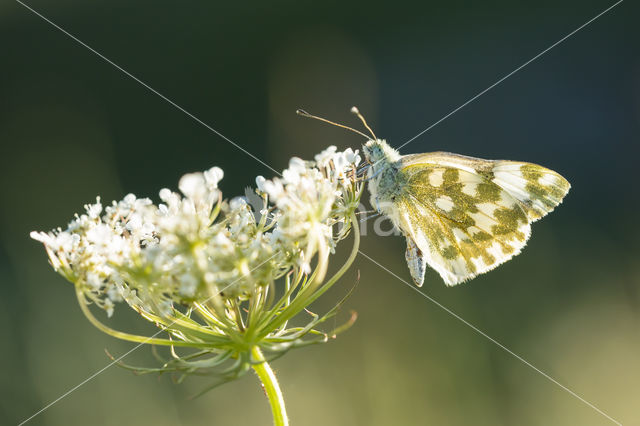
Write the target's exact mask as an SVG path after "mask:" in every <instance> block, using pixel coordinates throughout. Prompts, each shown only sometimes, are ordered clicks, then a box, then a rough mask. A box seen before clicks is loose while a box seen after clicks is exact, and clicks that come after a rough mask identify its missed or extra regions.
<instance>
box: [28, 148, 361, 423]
mask: <svg viewBox="0 0 640 426" xmlns="http://www.w3.org/2000/svg"><path fill="white" fill-rule="evenodd" d="M359 162H360V156H359V155H358V152H357V151H356V152H353V151H352V150H350V149H348V150H346V151H344V152H336V148H335V147H329V148H328V149H327V150H325V151H323V152H322V153H320V154H318V155H317V156H316V157H315V161H312V162H307V161H303V160H300V159H298V158H293V159H291V161H290V163H289V167H288V168H287V169H286V170H284V171H283V173H282V177H281V178H274V179H271V180H267V179H264V178H262V177H258V178H257V179H256V183H257V188H256V190H255V191H256V194H257V195H258V197H259V199H260V200H261V201H262V206H260V208H259V209H257V210H259V211H254V210H253V209H252V208H251V206H249V204H248V203H247V201H246V199H244V198H241V197H237V198H234V199H232V200H230V201H226V200H224V199H223V197H222V194H221V192H220V190H219V189H218V183H219V182H220V180H221V179H222V177H223V172H222V170H221V169H219V168H217V167H214V168H212V169H210V170H208V171H205V172H203V173H191V174H187V175H185V176H183V177H182V179H180V182H179V185H178V187H179V189H180V192H181V194H180V193H176V192H172V191H170V190H168V189H163V190H161V191H160V199H161V200H162V203H161V204H158V205H155V204H154V203H153V202H152V201H151V200H149V199H146V198H137V197H136V196H134V195H133V194H129V195H127V196H126V197H125V198H124V199H123V200H121V201H119V202H113V203H112V204H111V205H109V206H106V207H103V206H102V203H101V201H100V199H99V198H98V199H97V201H96V203H94V204H90V205H87V206H85V210H86V213H85V214H82V215H79V216H78V215H76V217H75V219H74V220H73V221H71V223H70V224H69V226H68V227H67V229H66V230H62V229H60V228H58V229H57V230H55V231H52V232H49V233H44V232H33V233H32V234H31V236H32V238H34V239H36V240H38V241H40V242H42V243H43V244H44V246H45V249H46V251H47V253H48V256H49V259H50V262H51V265H52V266H53V268H54V269H55V270H56V271H57V272H58V273H59V274H60V275H62V276H63V277H65V278H66V279H67V280H68V281H70V282H71V283H73V284H74V286H75V291H76V296H77V299H78V302H79V304H80V308H81V309H82V312H83V313H84V314H85V316H86V317H87V318H88V319H89V321H90V322H91V323H92V324H94V325H95V326H96V327H97V328H99V329H100V330H102V331H104V332H105V333H107V334H109V335H111V336H113V337H116V338H119V339H123V340H128V341H131V342H137V343H145V344H151V345H154V348H155V346H168V347H169V354H170V355H169V356H168V359H163V358H160V359H161V360H162V365H161V366H160V367H156V368H142V367H130V366H127V365H125V364H123V363H120V364H121V365H122V366H124V367H126V368H130V369H133V370H134V371H136V372H138V373H165V372H172V373H177V376H176V377H177V378H178V380H179V381H181V380H182V379H184V377H186V376H188V375H192V374H193V375H202V374H210V375H214V376H216V377H217V380H215V382H214V383H212V384H211V386H209V387H208V388H207V389H205V390H204V391H206V390H208V389H211V388H212V387H215V386H217V385H219V384H221V383H225V382H227V381H230V380H234V379H236V378H238V377H240V376H242V375H243V374H245V373H246V372H247V371H249V370H251V369H253V370H254V371H255V372H256V374H257V376H258V377H259V379H260V380H261V381H262V384H263V387H264V390H265V393H266V394H267V396H268V398H269V402H270V404H271V408H272V413H273V417H274V424H276V425H286V424H288V420H287V416H286V411H285V407H284V400H283V396H282V392H281V391H280V388H279V386H278V383H277V380H276V378H275V375H274V374H273V371H272V370H271V368H270V367H269V364H268V361H270V360H272V359H274V358H276V357H279V356H281V355H283V354H284V353H286V352H287V351H289V350H290V349H292V348H297V347H302V346H306V345H309V344H314V343H320V342H325V341H327V340H328V338H329V337H331V336H334V335H336V334H337V333H339V332H340V331H343V330H344V329H346V328H347V327H349V326H350V325H351V324H352V323H353V321H354V320H355V315H352V317H351V319H350V320H349V321H348V322H347V323H346V324H344V325H343V326H341V327H339V328H337V329H335V330H332V331H331V332H328V333H327V332H323V331H321V330H319V329H318V328H317V327H318V326H319V325H320V324H321V323H322V322H324V321H325V320H327V319H328V318H330V317H332V316H333V315H335V314H336V312H337V311H338V309H339V308H340V306H341V305H342V303H343V302H344V299H342V300H340V301H339V302H338V303H336V305H335V306H334V307H333V308H332V309H331V310H329V311H328V312H326V313H325V314H323V315H316V314H313V313H310V312H309V311H307V312H309V314H310V315H308V316H307V318H308V317H309V316H310V318H311V319H310V320H307V323H306V325H304V326H289V321H290V320H291V319H292V318H294V317H295V316H296V315H298V314H299V313H300V312H302V311H303V310H306V308H307V307H308V306H309V305H310V304H311V303H313V302H314V301H315V300H316V299H317V298H318V297H320V296H321V295H322V294H323V293H325V292H326V291H327V290H328V289H329V288H331V287H332V286H333V285H334V284H335V283H336V282H337V281H338V280H339V279H340V277H342V276H343V275H344V273H345V272H346V271H347V269H348V268H349V267H350V266H351V264H352V262H353V260H354V259H355V256H356V253H357V251H358V247H359V241H360V236H359V233H358V226H357V223H356V220H355V212H356V209H357V207H358V204H359V202H360V198H361V196H362V191H363V183H362V181H361V180H360V179H358V177H357V166H358V164H359ZM354 224H355V225H356V226H354ZM352 231H353V232H352ZM350 233H353V238H352V240H353V246H352V250H351V254H350V255H349V256H348V258H347V259H346V261H344V264H343V265H342V266H341V267H340V268H339V269H338V271H337V272H336V273H335V274H334V275H332V276H330V277H327V269H328V265H329V260H330V258H331V256H332V254H333V253H334V251H335V247H336V245H337V244H338V243H339V242H340V241H342V240H344V239H346V238H347V237H348V236H349V234H350ZM347 296H348V294H347ZM345 298H346V297H345ZM122 303H124V304H127V305H128V306H129V307H130V308H132V309H134V310H135V311H136V312H138V313H139V314H140V316H141V317H143V318H144V319H146V320H147V321H150V322H152V323H153V324H155V325H156V326H157V327H158V328H159V329H160V330H159V331H158V332H157V333H156V334H154V335H153V336H151V337H149V336H140V335H135V334H131V333H126V332H123V331H119V330H114V329H113V328H111V327H109V326H108V325H107V324H105V323H104V322H102V321H101V320H99V319H98V317H97V316H96V315H95V314H94V312H93V311H92V310H91V308H90V305H95V306H97V307H99V308H101V309H103V310H104V311H105V312H106V314H107V316H109V317H110V316H111V315H113V313H114V312H115V308H116V305H117V304H122ZM154 353H156V354H157V352H155V349H154ZM158 356H159V355H158ZM204 391H203V392H204Z"/></svg>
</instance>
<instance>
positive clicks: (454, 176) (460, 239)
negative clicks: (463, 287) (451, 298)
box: [393, 153, 569, 285]
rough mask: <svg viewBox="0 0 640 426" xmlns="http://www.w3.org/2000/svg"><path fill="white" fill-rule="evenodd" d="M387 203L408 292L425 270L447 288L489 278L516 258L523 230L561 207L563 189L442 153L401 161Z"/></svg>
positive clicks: (498, 165) (562, 184)
mask: <svg viewBox="0 0 640 426" xmlns="http://www.w3.org/2000/svg"><path fill="white" fill-rule="evenodd" d="M398 183H399V184H400V185H402V186H403V187H404V190H403V191H401V193H400V195H399V196H398V197H396V199H395V200H394V201H393V203H394V204H396V209H394V210H396V212H397V214H396V215H395V218H394V222H396V225H398V226H399V227H400V228H401V230H402V231H403V232H404V233H405V234H406V236H407V255H406V257H407V263H408V264H409V268H410V270H411V274H412V276H413V279H414V281H415V282H416V284H418V285H421V284H422V282H423V279H424V266H425V263H428V264H429V266H430V267H432V268H433V269H435V270H436V271H437V272H438V273H439V274H440V275H441V276H442V278H443V279H444V281H445V282H446V283H447V284H448V285H455V284H458V283H460V282H463V281H465V280H467V279H470V278H473V277H475V276H476V275H478V274H480V273H483V272H486V271H489V270H491V269H493V268H495V267H496V266H498V265H500V264H501V263H503V262H505V261H507V260H509V259H510V258H512V257H513V256H515V255H516V254H518V253H519V252H520V250H521V249H522V247H524V245H525V244H526V241H527V239H528V238H529V235H530V225H529V223H530V222H532V221H534V220H536V219H538V218H540V217H542V216H544V215H545V214H546V213H548V212H550V211H551V210H553V208H554V207H555V206H556V205H558V204H559V203H560V202H561V201H562V197H564V195H565V194H566V192H567V191H568V189H569V183H568V182H567V181H566V180H565V179H564V178H562V177H561V176H560V175H558V174H557V173H555V172H553V171H551V170H548V169H545V168H544V167H541V166H538V165H535V164H529V163H517V162H512V161H490V160H481V159H476V158H471V157H465V156H461V155H456V154H449V153H431V154H418V155H410V156H405V157H403V158H402V160H401V167H400V169H399V175H398Z"/></svg>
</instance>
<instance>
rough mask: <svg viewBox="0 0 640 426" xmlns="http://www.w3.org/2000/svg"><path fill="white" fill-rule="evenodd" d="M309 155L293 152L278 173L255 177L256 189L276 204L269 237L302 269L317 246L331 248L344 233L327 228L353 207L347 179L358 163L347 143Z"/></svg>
mask: <svg viewBox="0 0 640 426" xmlns="http://www.w3.org/2000/svg"><path fill="white" fill-rule="evenodd" d="M315 160H316V161H315V163H314V162H305V161H303V160H301V159H299V158H295V157H294V158H292V159H291V160H290V161H289V168H287V169H285V170H284V171H283V172H282V178H274V179H271V180H266V179H264V178H263V177H262V176H258V177H257V178H256V184H257V187H258V190H259V191H261V192H263V193H265V194H267V195H268V197H269V199H270V201H271V202H272V203H274V204H275V206H276V207H277V213H276V222H277V225H276V227H275V229H274V231H273V233H272V240H273V243H274V244H275V245H277V246H279V247H280V250H281V251H283V252H285V253H291V254H292V255H293V256H294V257H295V259H296V260H297V262H298V266H300V267H302V269H303V271H304V272H306V273H309V272H310V270H311V268H310V261H311V259H312V258H313V256H314V255H315V254H316V253H317V252H318V251H320V252H324V251H325V249H327V250H330V251H333V249H334V246H335V243H336V240H337V239H341V238H342V237H344V235H341V234H338V235H339V237H338V238H337V239H336V238H334V229H333V228H334V226H335V225H336V224H337V223H342V224H343V225H344V224H345V222H346V221H347V220H348V218H349V215H350V213H351V212H353V211H354V210H355V208H356V207H357V202H356V203H354V202H353V200H354V197H355V196H356V194H355V192H354V191H355V188H354V185H353V183H354V181H355V172H356V167H357V165H358V164H359V163H360V156H359V155H358V152H357V151H355V152H354V151H353V150H351V148H348V149H347V150H346V151H344V152H336V147H335V146H330V147H329V148H327V149H326V150H324V151H322V152H321V153H320V154H318V155H316V156H315ZM345 228H346V227H345ZM323 254H324V253H323ZM325 255H326V254H325Z"/></svg>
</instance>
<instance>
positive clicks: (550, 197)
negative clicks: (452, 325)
mask: <svg viewBox="0 0 640 426" xmlns="http://www.w3.org/2000/svg"><path fill="white" fill-rule="evenodd" d="M351 111H352V112H353V113H354V114H356V115H357V116H358V117H359V118H360V120H362V122H363V124H364V126H365V127H366V128H367V130H369V132H370V133H371V135H372V136H373V139H371V138H369V136H367V135H365V134H364V133H362V132H360V131H358V130H355V129H352V128H351V127H347V126H344V125H342V124H338V123H334V122H332V121H329V120H326V119H324V118H321V117H317V116H315V115H311V114H309V113H307V112H305V111H303V110H298V111H297V112H298V114H300V115H302V116H305V117H309V118H314V119H317V120H321V121H324V122H327V123H330V124H333V125H335V126H339V127H343V128H345V129H348V130H351V131H354V132H356V133H358V134H360V135H362V136H364V137H365V138H367V139H369V141H368V142H367V143H366V144H365V145H364V147H363V148H364V155H365V158H366V160H367V163H368V164H369V169H368V172H367V175H368V177H367V180H368V181H369V192H370V193H371V202H372V204H373V205H374V206H375V207H376V209H377V210H378V211H379V212H380V213H383V214H385V215H386V216H388V217H389V218H390V219H391V221H392V222H393V224H394V225H395V226H396V227H398V228H399V229H400V230H401V231H402V233H403V234H404V235H405V236H406V238H407V251H406V254H405V257H406V259H407V264H408V265H409V271H410V272H411V276H412V277H413V281H414V282H415V283H416V285H417V286H422V284H423V282H424V273H425V269H426V265H429V266H430V267H431V268H433V269H435V270H436V271H437V272H438V273H439V274H440V276H441V277H442V279H443V280H444V282H445V283H446V284H447V285H456V284H459V283H461V282H464V281H466V280H469V279H471V278H473V277H475V276H476V275H478V274H482V273H484V272H487V271H490V270H491V269H493V268H495V267H496V266H498V265H500V264H502V263H504V262H506V261H507V260H509V259H511V258H512V257H513V256H515V255H516V254H518V253H520V251H521V250H522V248H523V247H524V246H525V244H526V242H527V240H528V239H529V235H530V234H531V223H532V222H535V221H536V220H538V219H540V218H541V217H543V216H544V215H546V214H547V213H549V212H551V211H552V210H553V209H554V208H555V207H556V206H557V205H558V204H560V203H561V202H562V199H563V198H564V196H565V195H567V192H569V188H571V185H570V184H569V182H568V181H567V180H566V179H565V178H563V177H562V176H560V175H559V174H558V173H556V172H554V171H553V170H549V169H547V168H544V167H542V166H538V165H537V164H532V163H521V162H516V161H506V160H482V159H480V158H473V157H467V156H464V155H458V154H452V153H448V152H431V153H426V154H413V155H400V153H398V151H396V150H395V149H393V148H392V147H390V146H389V145H388V144H387V143H386V142H385V141H384V140H382V139H378V138H376V136H375V134H374V133H373V131H372V130H371V128H370V127H369V125H368V124H367V122H366V120H365V119H364V117H362V115H361V114H360V112H359V111H358V109H357V108H356V107H353V108H352V109H351Z"/></svg>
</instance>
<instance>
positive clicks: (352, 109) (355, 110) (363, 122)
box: [351, 107, 378, 140]
mask: <svg viewBox="0 0 640 426" xmlns="http://www.w3.org/2000/svg"><path fill="white" fill-rule="evenodd" d="M351 112H352V113H353V114H355V115H357V116H358V118H359V119H360V121H362V124H364V127H366V128H367V130H368V131H369V133H371V136H373V139H374V140H377V139H378V138H377V137H376V134H375V133H373V130H371V127H369V125H368V124H367V120H365V119H364V117H363V116H362V114H360V110H359V109H358V108H357V107H351Z"/></svg>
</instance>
